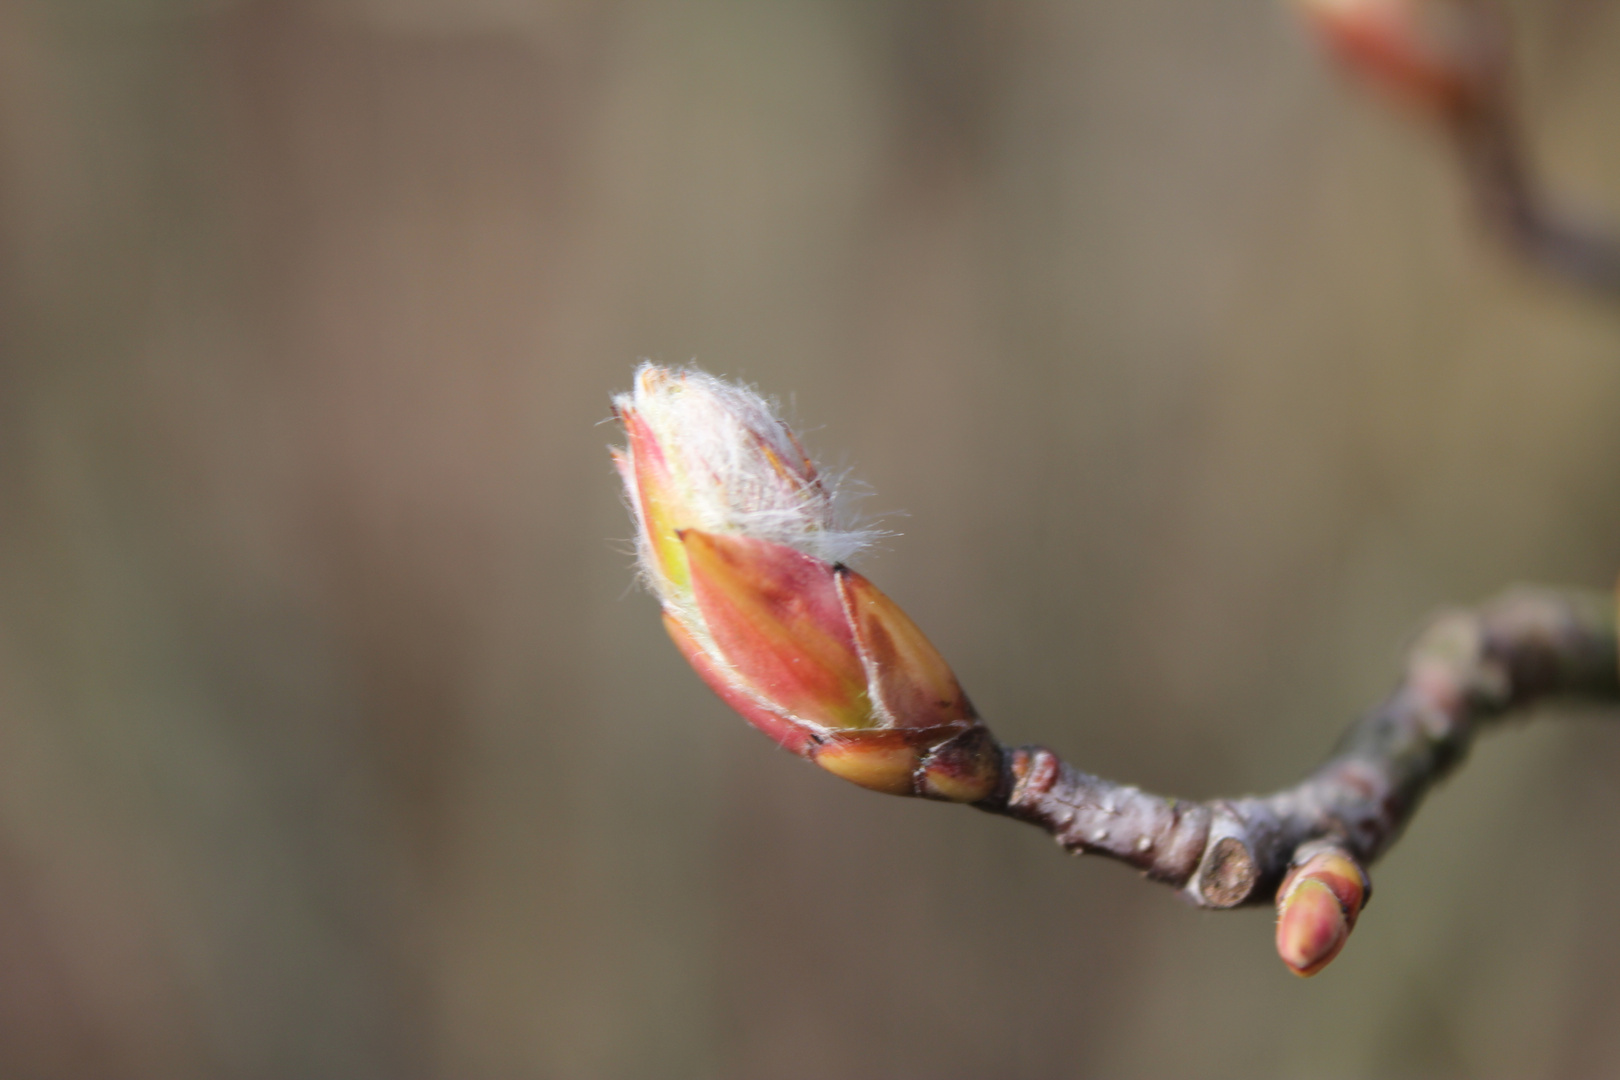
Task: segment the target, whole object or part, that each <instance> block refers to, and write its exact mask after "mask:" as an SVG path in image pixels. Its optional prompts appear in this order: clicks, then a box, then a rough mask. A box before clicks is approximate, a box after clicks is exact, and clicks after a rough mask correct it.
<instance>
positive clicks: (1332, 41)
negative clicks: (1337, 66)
mask: <svg viewBox="0 0 1620 1080" xmlns="http://www.w3.org/2000/svg"><path fill="white" fill-rule="evenodd" d="M1295 2H1296V4H1297V6H1298V7H1299V10H1300V11H1301V12H1302V13H1303V14H1304V16H1305V20H1306V22H1307V24H1308V25H1309V26H1310V28H1311V29H1312V31H1314V32H1315V34H1316V35H1317V36H1318V37H1319V38H1320V39H1321V41H1322V42H1323V44H1324V45H1325V46H1326V48H1327V49H1328V51H1329V52H1331V53H1332V54H1333V55H1334V56H1335V57H1337V58H1338V60H1339V61H1340V63H1342V64H1343V65H1344V66H1345V67H1346V68H1347V69H1349V70H1350V71H1352V72H1354V73H1355V74H1356V75H1358V76H1360V77H1361V78H1363V79H1364V80H1366V81H1367V82H1369V83H1371V84H1373V85H1374V86H1376V87H1378V88H1379V89H1381V90H1383V91H1384V92H1385V93H1387V94H1389V95H1390V96H1391V97H1393V98H1395V99H1397V100H1398V101H1400V102H1402V103H1404V104H1406V105H1408V106H1410V107H1413V108H1415V109H1417V110H1419V111H1421V112H1427V113H1435V114H1439V115H1440V116H1441V117H1442V118H1444V119H1448V120H1458V119H1461V118H1463V117H1465V116H1468V115H1469V114H1473V113H1477V112H1480V111H1482V110H1488V109H1494V108H1497V107H1499V104H1500V101H1501V99H1502V94H1503V93H1504V89H1505V84H1506V80H1507V67H1508V63H1507V40H1506V35H1505V33H1504V27H1503V23H1502V19H1501V16H1500V14H1499V13H1498V12H1497V11H1496V9H1495V8H1494V7H1492V6H1489V5H1488V4H1487V3H1485V2H1483V0H1295Z"/></svg>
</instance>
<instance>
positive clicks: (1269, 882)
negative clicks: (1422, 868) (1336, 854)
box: [976, 588, 1620, 921]
mask: <svg viewBox="0 0 1620 1080" xmlns="http://www.w3.org/2000/svg"><path fill="white" fill-rule="evenodd" d="M1616 655H1617V654H1616V638H1615V610H1614V600H1613V598H1612V597H1610V596H1608V595H1605V594H1591V593H1580V592H1571V591H1559V590H1552V589H1529V588H1521V589H1515V590H1512V591H1509V592H1507V593H1504V594H1503V595H1501V596H1499V597H1497V598H1496V599H1494V600H1491V601H1489V602H1487V603H1485V604H1483V605H1481V606H1479V607H1477V608H1472V609H1459V610H1455V611H1449V612H1446V613H1444V614H1442V615H1440V616H1439V617H1438V618H1436V619H1435V620H1434V621H1433V622H1432V623H1431V624H1430V625H1429V626H1428V628H1427V629H1426V630H1424V631H1423V632H1422V634H1421V635H1420V636H1419V637H1418V639H1417V640H1416V642H1415V643H1414V644H1413V646H1412V648H1411V650H1410V651H1409V653H1408V655H1407V661H1406V671H1405V674H1404V675H1403V676H1402V678H1401V680H1400V682H1399V683H1398V684H1397V686H1396V687H1395V690H1394V692H1393V693H1391V694H1390V695H1389V697H1388V698H1386V699H1385V700H1384V702H1383V703H1382V704H1380V705H1379V706H1378V707H1377V708H1375V709H1374V710H1373V711H1372V712H1370V713H1368V714H1367V715H1366V716H1365V717H1363V718H1362V719H1361V720H1360V721H1359V722H1357V723H1356V724H1354V725H1353V726H1352V727H1351V728H1350V729H1349V730H1348V731H1347V732H1346V733H1345V735H1344V737H1343V738H1342V739H1341V740H1340V742H1339V745H1338V747H1337V748H1336V749H1335V750H1334V751H1333V753H1332V755H1331V756H1330V757H1329V758H1328V759H1327V761H1325V762H1323V764H1322V765H1321V766H1320V767H1319V768H1317V769H1316V770H1315V771H1314V772H1312V773H1311V774H1310V775H1309V776H1307V777H1306V778H1305V779H1304V780H1303V781H1301V782H1300V783H1299V784H1296V785H1295V786H1293V787H1291V788H1286V789H1284V790H1282V791H1279V792H1277V793H1275V794H1272V795H1266V796H1250V797H1245V798H1239V799H1215V800H1211V801H1208V802H1185V801H1182V800H1178V799H1172V798H1165V797H1163V796H1159V795H1153V794H1150V793H1148V792H1145V791H1142V790H1141V789H1139V788H1136V787H1131V786H1126V785H1121V784H1116V783H1114V782H1112V781H1109V780H1105V779H1103V778H1101V777H1098V776H1092V775H1090V774H1088V773H1084V772H1081V771H1080V770H1078V769H1076V768H1074V767H1072V766H1070V765H1068V764H1066V763H1064V762H1063V761H1062V760H1060V759H1059V758H1058V756H1057V755H1056V754H1054V753H1053V752H1052V751H1050V750H1047V749H1046V748H1044V747H1039V746H1028V747H1019V748H1016V749H1006V748H1004V749H1003V751H1002V753H1003V776H1002V782H1001V785H1000V787H999V788H998V789H997V791H996V793H995V794H994V795H993V796H992V797H990V798H989V799H986V800H984V801H983V802H980V803H978V804H976V805H977V806H978V807H979V808H980V809H982V810H985V811H988V812H990V813H994V814H1003V815H1006V816H1007V817H1012V818H1016V819H1018V820H1020V821H1027V822H1029V823H1030V824H1032V825H1036V826H1038V827H1040V828H1042V829H1045V830H1046V831H1047V832H1049V833H1051V834H1052V836H1053V838H1054V839H1056V840H1057V842H1058V843H1059V844H1060V845H1062V846H1063V847H1064V848H1066V849H1068V850H1069V851H1073V852H1077V853H1078V852H1086V853H1093V854H1099V855H1107V856H1109V857H1111V858H1115V859H1119V860H1120V861H1122V862H1125V863H1128V864H1130V865H1131V866H1134V867H1136V868H1138V869H1139V870H1141V871H1143V873H1145V874H1146V875H1147V876H1148V877H1149V878H1151V879H1153V880H1156V881H1161V882H1164V883H1166V884H1168V885H1171V886H1173V887H1175V888H1177V889H1180V890H1181V891H1182V893H1183V894H1184V895H1185V896H1186V897H1187V898H1188V899H1189V900H1191V901H1192V902H1193V903H1194V904H1197V905H1199V906H1201V907H1206V908H1233V907H1239V906H1241V905H1245V904H1258V903H1266V902H1269V901H1271V900H1272V899H1273V897H1274V896H1276V894H1277V892H1278V889H1279V888H1280V887H1281V886H1282V884H1283V882H1284V879H1285V878H1286V877H1287V876H1288V874H1289V872H1290V870H1292V869H1294V868H1296V867H1299V866H1301V865H1303V864H1304V863H1305V862H1306V861H1307V860H1308V859H1310V858H1311V857H1312V856H1314V855H1318V854H1320V853H1321V852H1322V851H1324V850H1334V851H1342V852H1343V853H1344V854H1345V855H1347V856H1348V857H1349V858H1351V859H1353V860H1354V862H1355V864H1356V865H1357V866H1358V867H1360V868H1363V873H1364V868H1365V867H1366V866H1367V865H1369V864H1370V863H1371V862H1373V861H1374V860H1375V859H1377V858H1378V857H1379V856H1380V855H1382V854H1383V853H1384V852H1385V851H1387V850H1388V849H1389V847H1390V845H1391V844H1393V843H1394V842H1395V840H1396V839H1398V838H1399V836H1400V834H1401V831H1402V830H1403V829H1404V828H1405V827H1406V824H1407V822H1408V821H1410V820H1411V818H1412V815H1413V814H1414V813H1415V812H1416V810H1417V808H1418V806H1419V805H1420V804H1421V802H1422V800H1423V797H1424V796H1425V795H1426V794H1428V792H1429V791H1430V790H1431V789H1433V788H1434V786H1435V785H1436V784H1437V783H1439V781H1440V780H1441V779H1443V778H1444V777H1445V776H1446V775H1447V774H1449V773H1450V772H1451V771H1452V770H1453V769H1454V768H1456V767H1457V765H1458V764H1459V763H1460V762H1461V761H1462V760H1463V758H1464V757H1465V756H1466V754H1467V752H1468V748H1469V746H1470V745H1471V744H1472V743H1473V740H1474V736H1475V735H1477V734H1478V733H1479V732H1480V731H1482V730H1484V729H1485V728H1487V727H1488V726H1490V725H1491V724H1492V723H1493V722H1495V721H1497V720H1500V719H1502V718H1503V717H1506V716H1508V715H1511V714H1514V713H1517V712H1522V711H1523V710H1525V709H1527V708H1529V707H1531V706H1533V705H1535V704H1538V703H1540V702H1542V701H1545V700H1548V699H1552V698H1577V699H1588V700H1598V701H1616V700H1620V669H1617V661H1616ZM1349 914H1350V917H1351V920H1352V921H1353V918H1354V912H1350V913H1349Z"/></svg>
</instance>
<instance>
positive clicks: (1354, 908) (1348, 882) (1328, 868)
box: [1277, 846, 1369, 977]
mask: <svg viewBox="0 0 1620 1080" xmlns="http://www.w3.org/2000/svg"><path fill="white" fill-rule="evenodd" d="M1368 891H1369V886H1368V884H1367V876H1366V874H1365V873H1363V872H1362V869H1361V866H1360V865H1359V864H1358V863H1357V862H1356V861H1355V860H1354V859H1353V858H1351V857H1350V855H1349V854H1347V853H1346V852H1345V851H1343V850H1342V849H1340V848H1337V847H1326V846H1324V847H1319V848H1318V849H1316V850H1315V852H1314V853H1306V857H1305V858H1304V859H1303V861H1301V862H1300V863H1299V865H1297V866H1295V867H1294V869H1293V870H1291V871H1290V872H1289V874H1288V877H1287V878H1286V879H1285V880H1284V881H1283V886H1282V888H1281V889H1280V890H1278V892H1277V954H1278V955H1279V956H1281V957H1282V962H1283V963H1284V964H1286V965H1288V970H1289V971H1292V972H1293V973H1294V974H1295V975H1300V976H1304V977H1309V976H1311V975H1315V974H1316V973H1317V972H1318V971H1321V970H1322V969H1323V968H1325V967H1327V966H1328V964H1329V963H1331V962H1332V960H1333V958H1334V957H1335V956H1338V955H1339V950H1340V949H1342V948H1344V943H1345V942H1346V941H1348V940H1349V938H1350V931H1351V930H1353V929H1355V926H1356V919H1357V917H1358V916H1359V915H1360V914H1361V909H1362V907H1363V906H1364V905H1365V904H1366V902H1367V894H1368Z"/></svg>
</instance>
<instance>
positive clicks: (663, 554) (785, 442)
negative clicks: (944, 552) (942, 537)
mask: <svg viewBox="0 0 1620 1080" xmlns="http://www.w3.org/2000/svg"><path fill="white" fill-rule="evenodd" d="M614 407H615V410H616V412H617V414H618V417H619V419H620V421H621V422H622V423H623V424H624V427H625V432H626V434H627V436H628V445H627V446H625V447H624V448H623V449H620V450H616V451H615V452H614V460H615V463H616V464H617V466H618V469H619V474H620V476H621V478H622V479H623V480H624V485H625V491H626V495H627V498H628V501H629V503H630V506H631V510H632V513H633V514H634V516H635V519H636V525H637V538H636V548H637V553H638V556H639V559H640V564H641V572H642V576H643V578H644V579H645V580H646V581H647V583H648V585H649V586H650V587H651V589H652V591H653V592H654V593H655V594H656V595H657V596H658V599H659V601H660V602H661V603H662V605H663V608H664V624H665V626H666V628H667V629H668V630H669V634H670V637H671V638H672V639H673V640H674V642H675V644H676V646H677V647H678V648H679V649H680V651H681V653H682V654H683V655H684V656H685V657H686V659H687V661H688V662H689V663H691V665H692V666H693V667H694V668H695V669H696V670H697V672H698V674H699V675H700V676H702V677H703V679H704V681H705V682H707V683H708V684H709V686H710V687H711V688H713V689H714V691H715V692H716V693H717V694H719V695H720V697H721V699H722V700H724V701H725V702H726V703H727V704H729V705H730V706H731V707H732V708H734V709H736V710H737V711H738V712H739V713H741V714H742V715H743V716H744V717H745V718H746V719H747V720H748V721H749V722H751V723H752V724H753V725H754V726H755V727H757V728H759V729H760V730H761V731H763V732H765V733H766V734H767V735H769V736H770V737H771V738H773V739H775V740H776V741H777V743H779V744H780V745H781V746H783V747H785V748H786V749H788V750H791V751H793V752H794V753H797V754H800V755H802V756H805V757H808V758H810V759H812V760H814V761H815V762H816V763H817V764H819V765H821V766H822V767H823V768H825V769H827V770H828V771H829V772H832V773H834V774H835V775H838V776H841V777H843V778H844V779H846V780H850V781H852V782H853V783H856V784H859V785H861V786H862V787H868V788H872V789H874V790H877V791H884V792H889V793H891V794H901V795H921V796H925V797H929V798H937V799H948V800H951V801H956V802H975V801H978V800H980V799H983V798H986V797H987V796H989V795H990V794H991V793H992V792H993V791H994V790H995V788H996V786H997V784H998V783H999V780H1000V769H1001V766H1000V761H1001V757H1000V749H999V747H997V746H996V744H995V742H994V740H992V739H991V738H990V736H989V733H988V732H986V731H985V729H984V727H983V725H982V724H981V723H980V721H979V718H978V715H977V714H976V713H975V712H974V710H973V706H972V704H971V703H970V702H969V701H968V699H967V696H966V695H965V694H963V693H962V688H961V687H960V685H958V683H957V681H956V676H955V675H954V674H953V673H952V671H951V669H950V666H949V665H948V664H946V663H945V660H944V658H943V657H941V656H940V655H939V652H938V651H937V650H936V649H935V648H934V647H933V645H931V644H930V643H929V641H928V639H927V638H926V637H924V636H923V634H922V632H921V631H920V630H919V629H917V626H916V624H915V623H913V622H912V621H911V620H910V618H908V617H907V616H906V614H905V612H903V611H901V610H900V608H899V606H898V605H896V604H895V603H894V602H893V601H892V600H890V599H889V598H888V597H887V596H885V595H884V594H883V593H882V592H880V591H879V590H878V589H877V587H876V586H874V585H873V584H872V583H871V582H870V581H868V580H867V579H866V578H865V577H863V576H861V575H860V574H858V573H856V572H855V571H854V570H851V569H849V568H848V567H847V566H845V565H844V564H843V560H845V559H847V558H849V557H850V556H851V555H853V554H854V553H855V552H856V551H858V550H859V549H860V548H861V547H862V546H863V545H864V544H865V543H866V542H867V541H869V540H870V539H871V536H872V533H870V532H867V531H862V530H858V529H849V528H841V527H840V526H839V524H838V515H837V513H836V509H835V500H834V493H833V491H832V489H831V485H830V484H829V483H828V482H827V481H826V480H825V479H824V478H823V477H822V475H821V474H820V472H819V470H817V468H816V466H815V464H814V462H812V461H811V460H810V458H809V457H808V456H807V455H806V454H805V453H804V450H803V448H802V447H801V446H800V444H799V441H798V439H797V438H795V437H794V435H793V433H792V432H791V431H790V430H789V429H788V427H787V426H786V425H785V424H784V423H783V422H782V421H781V420H780V419H778V418H777V416H776V414H775V412H774V411H773V410H772V408H771V407H770V405H769V404H768V403H767V402H765V401H764V400H763V399H761V398H760V397H759V396H758V395H756V394H754V393H753V392H752V391H750V390H748V389H747V388H745V387H741V386H736V385H733V384H730V383H726V382H723V381H721V380H719V379H716V378H714V377H713V376H710V375H706V374H704V373H702V372H699V371H692V370H683V371H671V370H669V369H665V368H660V367H657V366H655V365H652V364H644V365H642V367H641V368H640V369H639V370H638V371H637V372H636V383H635V389H634V391H633V392H631V393H629V394H623V395H620V396H619V397H617V398H615V400H614Z"/></svg>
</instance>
